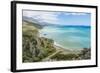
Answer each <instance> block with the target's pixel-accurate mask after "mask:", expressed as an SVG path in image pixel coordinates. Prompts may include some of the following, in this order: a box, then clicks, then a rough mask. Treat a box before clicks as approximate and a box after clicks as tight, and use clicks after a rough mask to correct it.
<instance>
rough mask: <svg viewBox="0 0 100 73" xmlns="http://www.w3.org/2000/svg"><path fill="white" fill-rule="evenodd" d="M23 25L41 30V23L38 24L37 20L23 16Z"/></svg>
mask: <svg viewBox="0 0 100 73" xmlns="http://www.w3.org/2000/svg"><path fill="white" fill-rule="evenodd" d="M23 23H26V24H28V25H33V26H35V27H36V28H39V29H41V28H43V26H42V25H41V23H39V22H38V21H37V20H35V19H32V18H29V17H25V16H23Z"/></svg>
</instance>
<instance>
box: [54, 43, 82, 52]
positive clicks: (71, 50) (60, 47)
mask: <svg viewBox="0 0 100 73" xmlns="http://www.w3.org/2000/svg"><path fill="white" fill-rule="evenodd" d="M54 47H56V50H62V52H65V53H68V54H69V53H74V54H77V53H80V52H81V51H82V50H83V48H82V49H69V48H65V47H63V46H62V45H60V44H58V43H56V42H54ZM58 48H59V49H58Z"/></svg>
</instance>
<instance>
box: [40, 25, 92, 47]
mask: <svg viewBox="0 0 100 73" xmlns="http://www.w3.org/2000/svg"><path fill="white" fill-rule="evenodd" d="M90 33H91V32H90V27H89V26H45V27H44V28H43V29H41V30H40V36H42V37H46V38H50V39H53V40H54V41H55V42H56V43H57V44H59V45H61V46H63V47H64V48H67V49H82V48H90V47H91V46H90V44H91V39H90V38H91V36H90V35H91V34H90Z"/></svg>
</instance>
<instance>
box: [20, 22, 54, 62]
mask: <svg viewBox="0 0 100 73" xmlns="http://www.w3.org/2000/svg"><path fill="white" fill-rule="evenodd" d="M22 32H23V35H22V38H23V45H22V47H23V62H35V61H36V62H37V61H40V60H41V59H42V58H44V57H46V56H48V55H49V54H50V53H52V52H54V51H55V48H54V47H53V43H54V41H53V40H51V39H47V38H44V37H39V32H38V28H36V27H34V26H32V25H27V24H25V23H24V24H23V26H22Z"/></svg>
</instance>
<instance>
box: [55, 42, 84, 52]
mask: <svg viewBox="0 0 100 73" xmlns="http://www.w3.org/2000/svg"><path fill="white" fill-rule="evenodd" d="M54 45H56V46H58V47H61V48H63V49H65V50H70V51H76V49H70V48H66V47H64V46H62V45H60V44H58V43H57V42H54ZM78 50H82V49H77V51H78Z"/></svg>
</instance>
